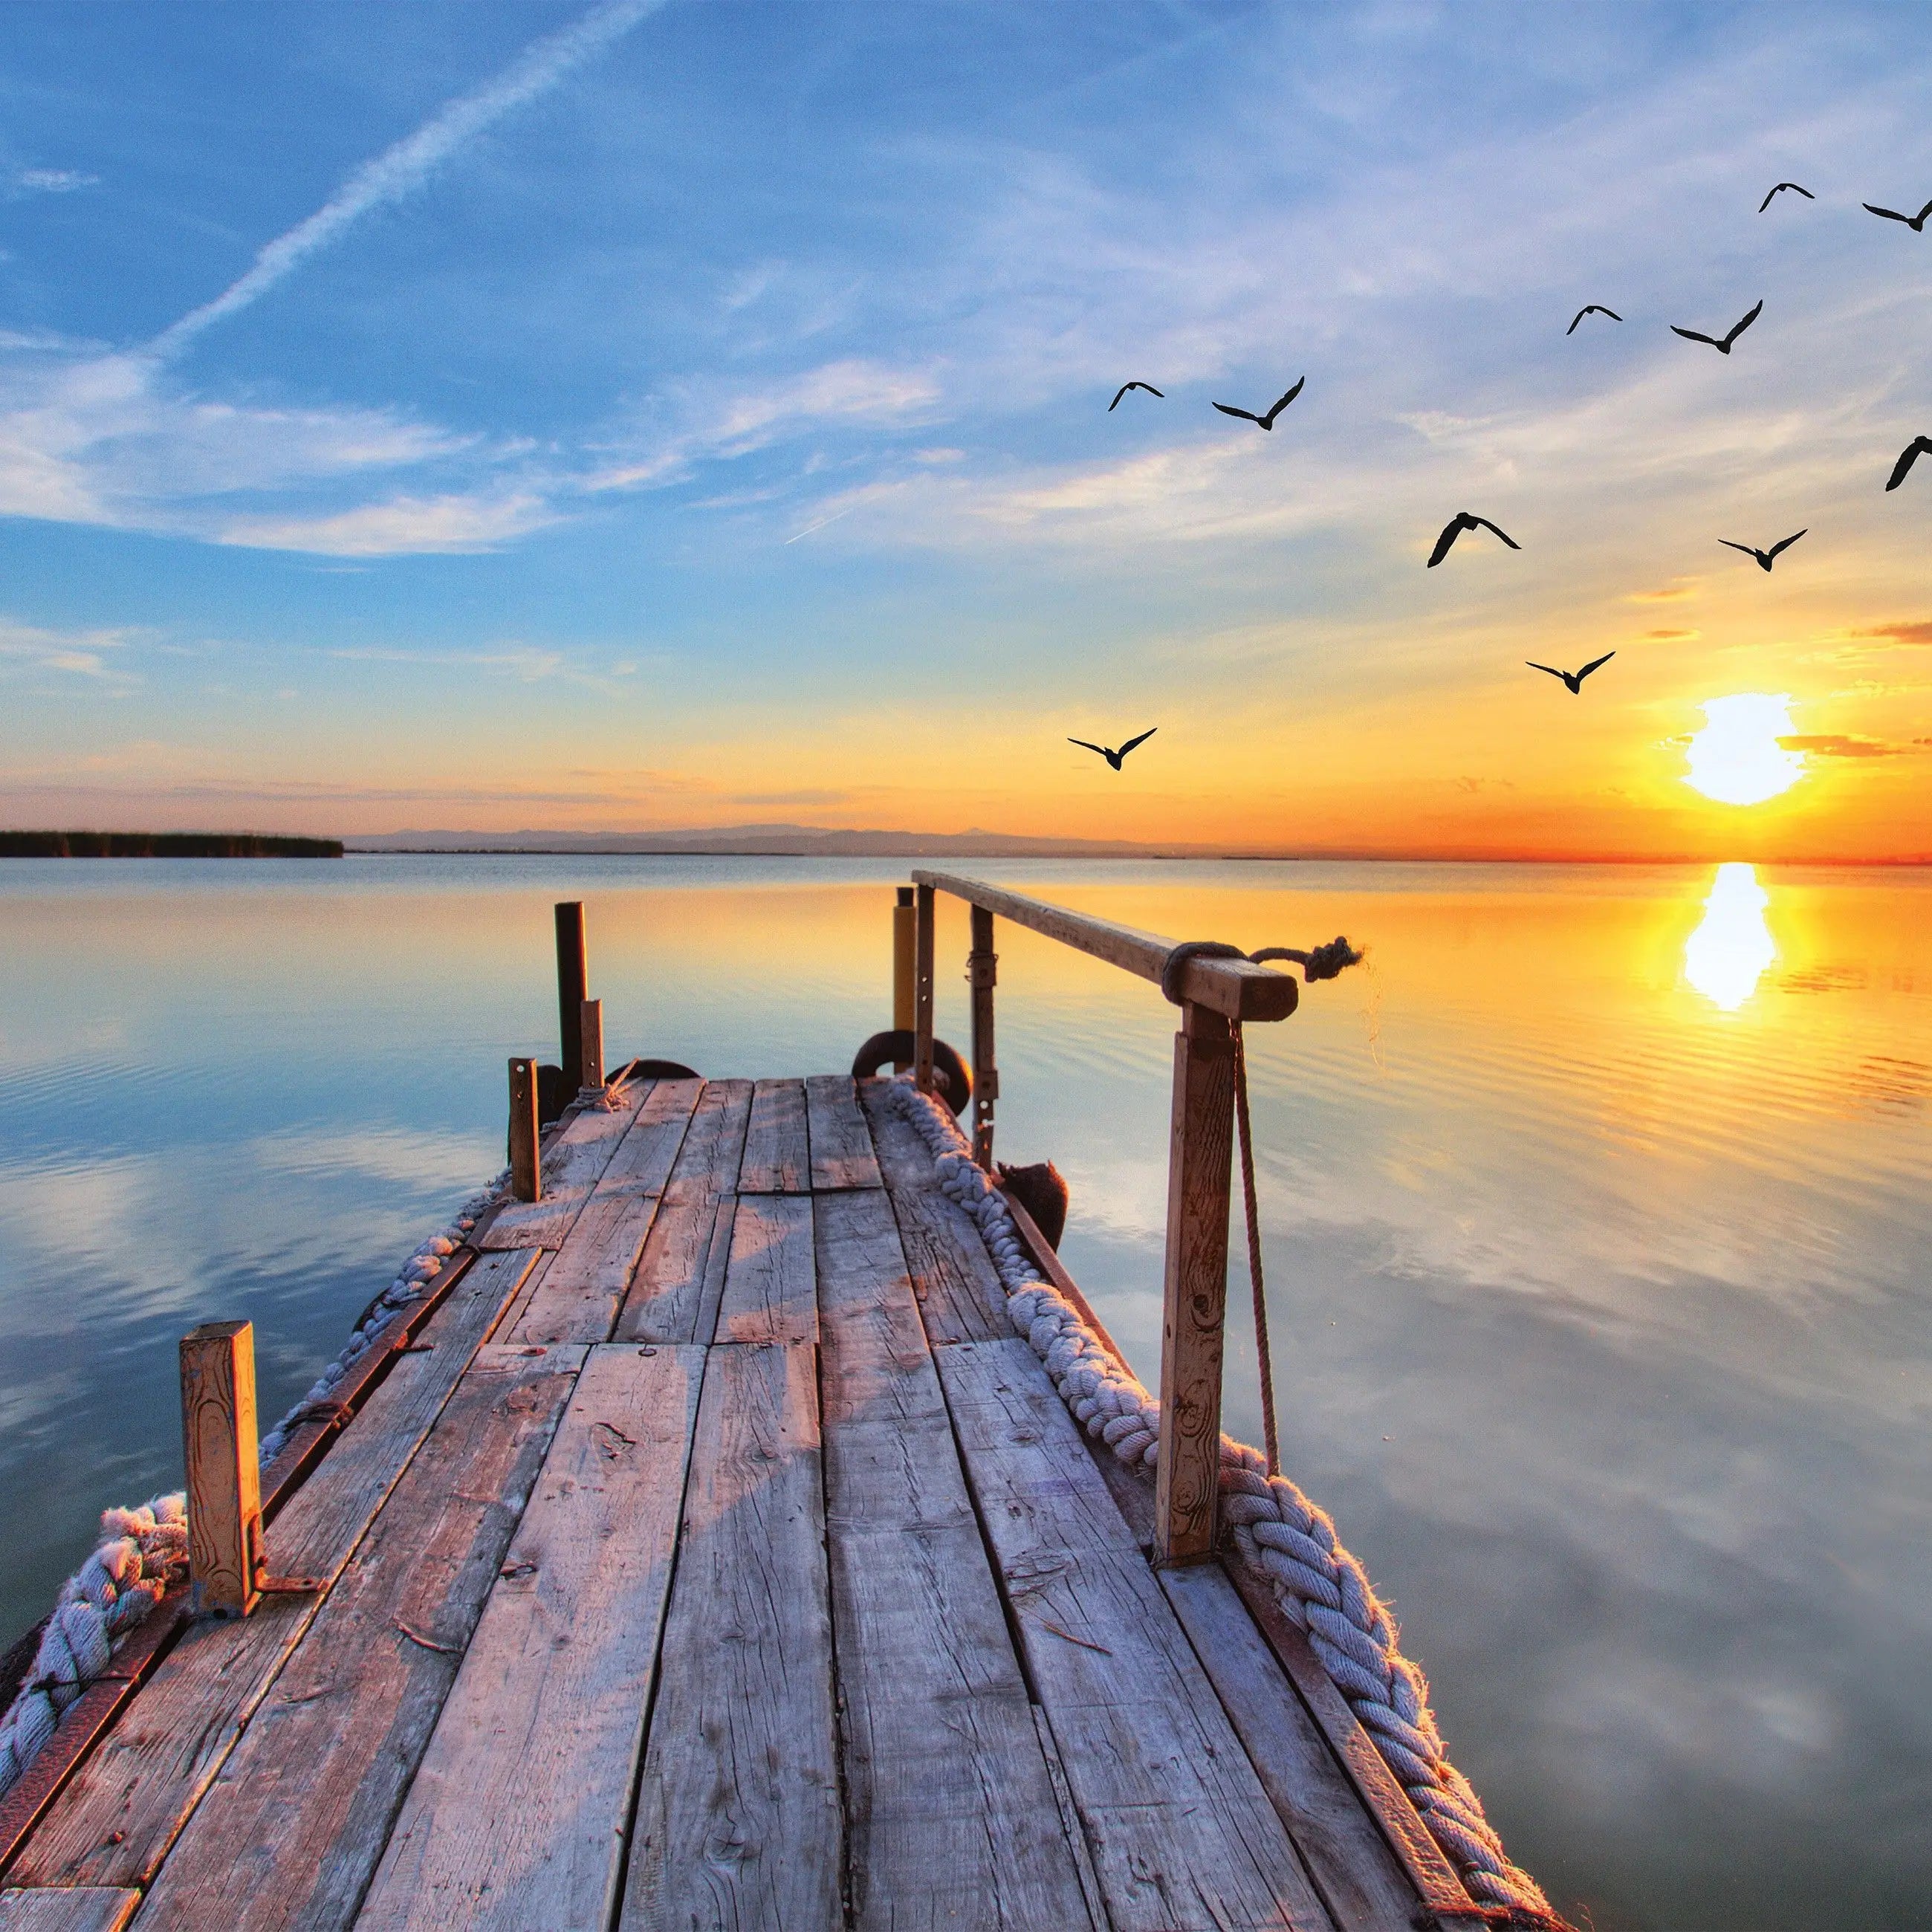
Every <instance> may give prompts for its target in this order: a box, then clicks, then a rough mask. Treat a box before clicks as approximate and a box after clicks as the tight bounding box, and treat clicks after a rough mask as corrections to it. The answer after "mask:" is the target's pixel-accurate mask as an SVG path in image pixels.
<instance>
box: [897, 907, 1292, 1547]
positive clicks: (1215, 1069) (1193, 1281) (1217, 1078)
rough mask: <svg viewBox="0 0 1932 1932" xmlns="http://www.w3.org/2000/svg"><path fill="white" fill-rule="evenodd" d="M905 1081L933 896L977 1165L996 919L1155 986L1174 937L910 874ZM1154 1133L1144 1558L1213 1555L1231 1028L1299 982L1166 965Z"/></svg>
mask: <svg viewBox="0 0 1932 1932" xmlns="http://www.w3.org/2000/svg"><path fill="white" fill-rule="evenodd" d="M912 876H913V885H914V886H915V887H916V889H917V913H916V938H915V944H914V965H913V1037H914V1043H915V1044H914V1059H913V1075H914V1078H915V1079H916V1081H917V1082H918V1084H919V1088H920V1089H921V1090H922V1091H924V1092H927V1093H930V1092H931V1091H932V1038H933V1034H932V1007H933V951H934V904H935V896H936V895H938V893H940V892H950V893H951V894H952V895H953V896H954V897H956V898H962V899H964V900H965V901H966V902H967V904H968V905H969V906H970V907H971V908H972V913H971V929H972V950H971V952H970V953H968V956H967V979H968V984H969V986H971V991H972V1001H973V1040H972V1058H973V1154H974V1159H975V1160H977V1161H978V1162H979V1163H980V1165H981V1166H983V1167H985V1168H987V1169H989V1170H990V1169H991V1168H992V1160H993V1115H994V1107H995V1102H996V1101H997V1100H998V1097H999V1091H1000V1079H999V1070H998V1066H997V1064H996V1063H995V1058H994V1052H993V987H994V984H995V979H996V977H997V965H998V956H997V955H996V954H995V952H994V950H993V919H994V917H995V914H997V915H998V916H999V917H1001V918H1002V919H1011V920H1012V921H1013V923H1014V924H1015V925H1016V926H1025V927H1027V928H1028V929H1029V930H1031V931H1032V932H1037V933H1040V934H1043V935H1045V936H1046V938H1049V939H1055V940H1058V941H1059V942H1060V943H1061V944H1062V945H1063V946H1070V947H1073V949H1074V950H1076V952H1079V953H1088V954H1089V955H1091V956H1092V957H1093V958H1094V959H1104V960H1105V961H1106V962H1107V963H1108V964H1109V965H1112V966H1118V967H1121V968H1124V970H1125V971H1127V972H1130V973H1134V974H1139V976H1140V977H1141V978H1142V979H1143V980H1153V981H1154V983H1155V984H1156V985H1157V986H1158V985H1160V983H1161V982H1162V980H1163V975H1164V974H1165V971H1166V966H1167V962H1168V959H1169V955H1170V954H1171V953H1172V951H1173V950H1174V947H1175V941H1172V940H1170V939H1163V938H1161V937H1160V935H1158V934H1156V933H1151V932H1138V931H1136V929H1134V928H1133V927H1132V926H1116V925H1115V924H1114V923H1112V921H1110V920H1108V919H1095V918H1094V917H1092V916H1091V915H1089V914H1088V913H1078V912H1070V911H1068V910H1067V909H1066V908H1065V907H1061V906H1055V905H1049V904H1046V901H1043V900H1041V899H1034V898H1028V897H1027V896H1026V895H1025V894H1024V893H1022V892H1009V891H1008V890H1007V889H1006V888H1005V887H1004V886H993V885H988V884H986V883H984V882H983V880H978V879H966V878H961V877H958V876H957V875H956V874H953V873H950V872H932V871H916V872H914V873H913V875H912ZM1175 992H1178V995H1180V1007H1181V1030H1180V1031H1179V1032H1178V1033H1177V1034H1175V1039H1174V1106H1173V1113H1172V1119H1171V1123H1170V1125H1169V1135H1168V1169H1167V1258H1166V1269H1165V1273H1164V1276H1163V1289H1162V1319H1161V1347H1160V1415H1161V1426H1160V1451H1159V1459H1158V1460H1157V1463H1156V1466H1155V1490H1154V1515H1155V1529H1154V1554H1155V1556H1156V1557H1157V1559H1159V1560H1160V1561H1162V1562H1170V1563H1188V1562H1200V1561H1202V1559H1205V1558H1207V1557H1209V1556H1212V1555H1213V1554H1214V1547H1215V1540H1216V1535H1217V1529H1218V1524H1217V1520H1216V1516H1217V1502H1218V1500H1219V1494H1220V1454H1221V1365H1222V1354H1223V1332H1224V1331H1225V1328H1226V1317H1227V1301H1228V1214H1229V1197H1230V1195H1231V1193H1232V1175H1233V1168H1234V1143H1235V1036H1234V1028H1235V1026H1236V1025H1240V1024H1241V1023H1242V1022H1247V1021H1254V1020H1283V1019H1287V1018H1288V1016H1289V1014H1291V1013H1293V1012H1294V1011H1295V1005H1296V1002H1297V1001H1298V999H1299V998H1300V995H1301V989H1300V985H1299V983H1298V981H1296V980H1292V979H1291V978H1289V977H1288V976H1287V975H1286V974H1282V973H1274V972H1271V971H1269V970H1268V968H1266V967H1265V966H1255V965H1250V964H1249V962H1247V961H1246V960H1244V959H1200V958H1191V959H1188V960H1187V962H1185V964H1184V965H1183V966H1182V967H1181V969H1180V971H1179V973H1178V977H1177V984H1176V986H1175Z"/></svg>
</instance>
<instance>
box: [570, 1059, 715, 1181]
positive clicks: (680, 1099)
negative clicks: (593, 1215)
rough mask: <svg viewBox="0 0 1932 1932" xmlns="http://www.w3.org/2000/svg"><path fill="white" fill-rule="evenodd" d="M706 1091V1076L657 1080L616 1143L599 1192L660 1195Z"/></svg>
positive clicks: (599, 1178) (602, 1177)
mask: <svg viewBox="0 0 1932 1932" xmlns="http://www.w3.org/2000/svg"><path fill="white" fill-rule="evenodd" d="M703 1092H704V1082H703V1081H702V1080H660V1081H658V1082H656V1083H655V1085H653V1086H652V1088H651V1091H650V1093H649V1095H648V1096H647V1097H646V1099H645V1101H644V1103H643V1106H641V1107H640V1108H639V1109H637V1115H636V1117H635V1118H634V1119H633V1120H632V1121H631V1125H630V1128H629V1130H628V1132H627V1133H625V1136H624V1138H623V1139H622V1140H621V1141H619V1142H618V1143H617V1151H616V1153H615V1154H613V1155H612V1156H611V1157H610V1165H609V1166H607V1168H605V1169H604V1172H603V1173H602V1175H600V1176H599V1177H598V1182H597V1185H596V1187H595V1190H594V1191H595V1193H598V1194H606V1195H607V1194H661V1193H663V1192H664V1184H665V1183H666V1182H667V1181H669V1180H670V1176H671V1170H672V1169H673V1166H675V1164H676V1160H677V1157H678V1154H679V1151H680V1150H681V1149H682V1147H683V1145H684V1137H685V1134H686V1133H688V1131H689V1129H690V1127H691V1116H692V1115H693V1114H694V1113H695V1112H697V1103H698V1101H699V1100H700V1097H702V1095H703Z"/></svg>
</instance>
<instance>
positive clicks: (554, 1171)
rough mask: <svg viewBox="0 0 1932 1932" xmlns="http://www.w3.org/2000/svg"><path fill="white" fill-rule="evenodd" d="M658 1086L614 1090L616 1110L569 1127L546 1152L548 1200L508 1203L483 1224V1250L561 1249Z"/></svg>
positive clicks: (577, 1118) (590, 1110) (478, 1236)
mask: <svg viewBox="0 0 1932 1932" xmlns="http://www.w3.org/2000/svg"><path fill="white" fill-rule="evenodd" d="M653 1084H654V1083H652V1082H649V1081H631V1082H626V1083H625V1085H622V1086H621V1087H619V1088H615V1089H613V1092H612V1096H611V1097H612V1098H613V1100H615V1101H616V1107H615V1109H614V1110H612V1111H606V1110H605V1109H603V1108H601V1107H587V1108H586V1109H584V1110H583V1112H581V1113H579V1114H576V1115H572V1116H571V1118H570V1119H568V1120H567V1121H565V1122H563V1124H562V1125H561V1126H560V1127H559V1128H558V1129H557V1130H556V1132H555V1133H553V1134H552V1135H551V1136H550V1143H549V1145H547V1147H545V1148H544V1150H543V1162H542V1167H541V1172H542V1175H543V1198H542V1199H541V1200H540V1201H506V1202H504V1203H503V1204H502V1205H501V1206H500V1207H499V1208H497V1210H496V1212H495V1214H493V1215H492V1216H491V1217H490V1220H488V1222H487V1223H478V1227H477V1229H476V1232H475V1233H474V1234H473V1235H471V1237H470V1239H471V1240H472V1241H473V1242H474V1243H475V1245H476V1246H477V1247H479V1248H559V1247H562V1245H563V1238H564V1236H565V1235H567V1234H568V1233H569V1232H570V1224H571V1223H572V1222H573V1221H574V1220H576V1219H577V1211H578V1209H580V1208H581V1207H582V1206H583V1204H584V1202H586V1201H587V1200H589V1198H590V1190H591V1189H592V1188H593V1187H595V1186H596V1184H597V1183H598V1180H599V1179H600V1178H601V1177H602V1175H603V1172H604V1169H605V1168H606V1167H607V1166H609V1165H610V1157H611V1156H612V1155H613V1154H615V1153H616V1151H617V1145H618V1143H619V1142H620V1141H621V1140H622V1139H623V1138H624V1136H625V1134H626V1133H628V1132H629V1131H630V1127H631V1122H632V1121H634V1120H635V1119H636V1118H637V1109H639V1108H640V1107H641V1106H643V1103H644V1102H645V1100H646V1099H647V1098H648V1097H649V1093H650V1089H651V1087H652V1085H653Z"/></svg>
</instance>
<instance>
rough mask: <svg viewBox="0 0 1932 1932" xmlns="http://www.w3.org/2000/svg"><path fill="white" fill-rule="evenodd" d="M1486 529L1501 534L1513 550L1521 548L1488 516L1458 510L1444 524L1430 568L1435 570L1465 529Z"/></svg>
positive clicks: (1432, 555) (1497, 534) (1430, 558)
mask: <svg viewBox="0 0 1932 1932" xmlns="http://www.w3.org/2000/svg"><path fill="white" fill-rule="evenodd" d="M1473 529H1485V530H1487V531H1489V532H1490V534H1491V535H1494V536H1499V537H1501V538H1502V540H1503V541H1504V542H1505V543H1506V544H1508V545H1509V547H1510V548H1511V550H1520V549H1522V547H1523V545H1522V544H1520V543H1518V542H1517V540H1516V538H1514V537H1513V536H1511V535H1510V533H1509V532H1508V531H1507V530H1502V529H1497V528H1496V525H1495V524H1494V523H1491V522H1490V520H1489V518H1488V517H1472V515H1471V514H1469V511H1467V510H1458V511H1457V512H1456V514H1454V516H1453V517H1451V518H1450V519H1449V520H1448V522H1447V523H1445V524H1444V525H1443V526H1442V535H1440V536H1439V537H1438V538H1436V547H1435V548H1434V549H1433V550H1431V551H1430V553H1429V565H1428V567H1429V568H1430V569H1431V570H1433V569H1434V568H1436V565H1438V564H1439V563H1440V562H1442V559H1444V558H1445V556H1448V554H1449V550H1450V547H1451V545H1452V544H1454V542H1455V541H1456V539H1457V538H1458V537H1460V535H1462V534H1463V532H1464V531H1465V530H1473Z"/></svg>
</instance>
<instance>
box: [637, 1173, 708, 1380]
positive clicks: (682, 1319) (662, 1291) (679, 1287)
mask: <svg viewBox="0 0 1932 1932" xmlns="http://www.w3.org/2000/svg"><path fill="white" fill-rule="evenodd" d="M737 1209H738V1198H737V1196H736V1195H729V1194H727V1195H726V1196H724V1198H723V1199H719V1198H718V1196H716V1195H715V1194H711V1193H706V1192H705V1191H704V1190H703V1189H702V1188H700V1187H697V1185H696V1184H691V1187H690V1188H689V1191H688V1192H687V1191H686V1184H685V1183H684V1182H682V1181H673V1182H672V1183H671V1187H670V1193H667V1194H666V1195H665V1196H664V1199H662V1200H661V1202H659V1203H658V1211H657V1218H656V1219H655V1220H654V1221H652V1223H651V1232H650V1236H649V1239H648V1240H647V1241H646V1242H645V1243H644V1251H643V1255H642V1256H641V1257H640V1259H639V1261H638V1263H637V1271H636V1273H635V1274H633V1275H632V1277H631V1287H630V1292H629V1293H628V1295H626V1296H625V1301H624V1305H623V1307H622V1310H621V1311H620V1312H619V1315H618V1317H617V1327H616V1339H617V1340H619V1341H620V1342H672V1343H676V1342H696V1343H699V1344H700V1346H703V1345H706V1344H708V1343H709V1342H710V1340H711V1338H712V1333H713V1331H715V1329H716V1328H717V1326H718V1302H719V1301H720V1300H721V1298H722V1297H723V1295H724V1269H725V1265H726V1263H727V1262H728V1261H729V1260H730V1254H731V1223H732V1221H733V1219H734V1218H735V1217H736V1214H737Z"/></svg>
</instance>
